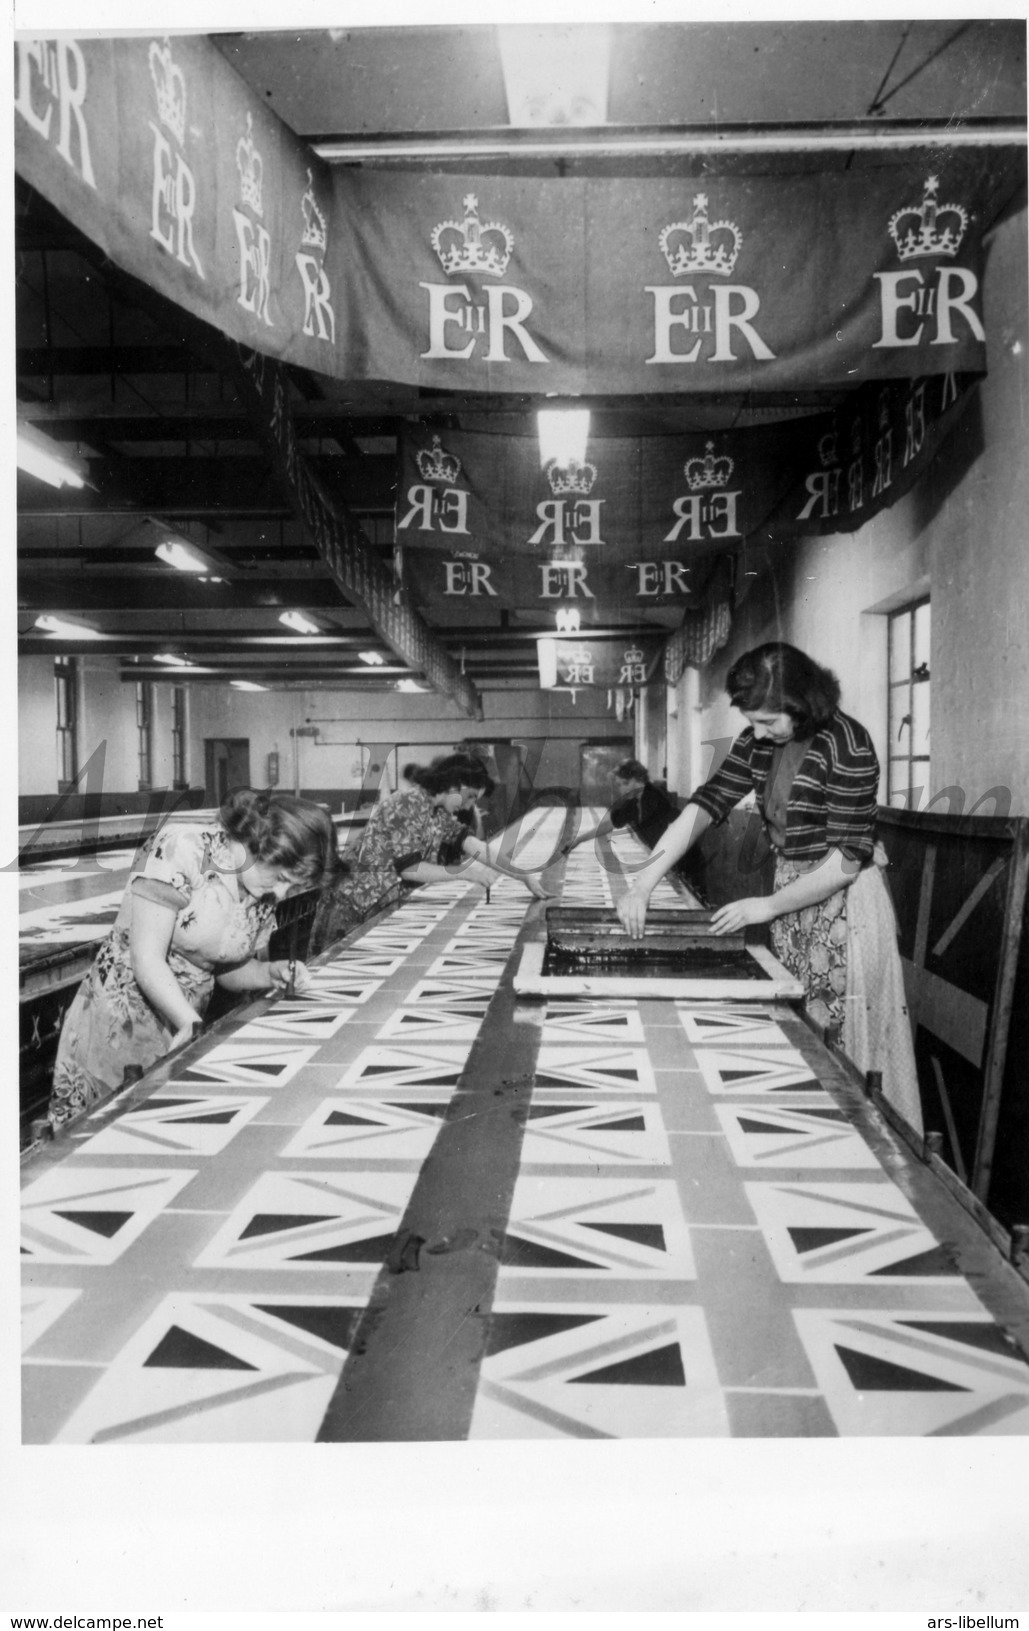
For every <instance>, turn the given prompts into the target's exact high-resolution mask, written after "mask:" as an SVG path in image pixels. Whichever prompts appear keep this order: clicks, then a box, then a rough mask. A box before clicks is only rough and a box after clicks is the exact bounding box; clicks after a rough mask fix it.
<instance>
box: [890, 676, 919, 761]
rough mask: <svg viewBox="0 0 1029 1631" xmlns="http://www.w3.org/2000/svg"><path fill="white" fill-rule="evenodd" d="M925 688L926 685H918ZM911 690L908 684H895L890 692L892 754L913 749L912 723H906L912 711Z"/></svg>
mask: <svg viewBox="0 0 1029 1631" xmlns="http://www.w3.org/2000/svg"><path fill="white" fill-rule="evenodd" d="M916 689H918V690H923V689H924V687H922V686H918V687H916ZM911 691H912V687H911V686H908V685H895V686H894V687H893V689H892V690H891V692H890V754H891V756H892V755H894V754H897V753H903V754H907V753H910V751H911V725H910V721H908V722H907V723H905V721H906V720H907V716H908V714H909V713H910V711H911Z"/></svg>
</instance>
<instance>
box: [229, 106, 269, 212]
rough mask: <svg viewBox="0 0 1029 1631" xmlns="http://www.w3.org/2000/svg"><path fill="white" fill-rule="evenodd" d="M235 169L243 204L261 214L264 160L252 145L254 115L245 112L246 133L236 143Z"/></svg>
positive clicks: (262, 209) (262, 210)
mask: <svg viewBox="0 0 1029 1631" xmlns="http://www.w3.org/2000/svg"><path fill="white" fill-rule="evenodd" d="M236 169H237V170H238V171H239V178H240V182H241V191H242V195H243V202H244V204H249V206H250V208H251V209H252V210H253V212H254V214H255V215H263V214H264V208H263V206H262V204H261V187H262V183H263V177H264V162H263V160H262V158H261V155H260V153H259V152H258V151H257V148H256V146H255V145H254V116H253V114H252V113H248V114H247V133H246V135H245V136H241V137H240V139H239V141H238V142H237V143H236Z"/></svg>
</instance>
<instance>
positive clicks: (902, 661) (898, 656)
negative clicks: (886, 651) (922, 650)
mask: <svg viewBox="0 0 1029 1631" xmlns="http://www.w3.org/2000/svg"><path fill="white" fill-rule="evenodd" d="M910 672H911V613H910V612H898V613H897V615H896V617H891V618H890V679H891V680H906V679H907V677H908V675H909V674H910Z"/></svg>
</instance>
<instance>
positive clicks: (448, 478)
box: [415, 436, 461, 487]
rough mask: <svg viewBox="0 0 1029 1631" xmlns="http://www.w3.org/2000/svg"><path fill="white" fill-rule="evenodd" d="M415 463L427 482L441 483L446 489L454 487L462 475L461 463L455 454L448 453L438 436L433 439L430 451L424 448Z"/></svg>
mask: <svg viewBox="0 0 1029 1631" xmlns="http://www.w3.org/2000/svg"><path fill="white" fill-rule="evenodd" d="M415 463H416V464H417V466H418V468H419V470H420V471H421V473H422V477H423V479H424V480H425V481H439V482H442V484H443V486H444V487H453V485H454V483H455V481H456V480H457V478H458V476H460V474H461V461H460V459H459V458H458V457H457V455H456V454H455V453H448V452H447V451H446V449H445V448H444V447H443V445H442V443H441V442H440V439H439V437H438V436H434V437H433V438H432V447H431V449H429V450H426V449H425V448H422V451H421V452H420V453H419V454H417V455H416V457H415Z"/></svg>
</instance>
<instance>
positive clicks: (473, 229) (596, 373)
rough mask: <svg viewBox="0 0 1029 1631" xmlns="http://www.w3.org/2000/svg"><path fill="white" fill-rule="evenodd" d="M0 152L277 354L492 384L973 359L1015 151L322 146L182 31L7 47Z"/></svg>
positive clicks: (641, 384)
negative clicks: (10, 117)
mask: <svg viewBox="0 0 1029 1631" xmlns="http://www.w3.org/2000/svg"><path fill="white" fill-rule="evenodd" d="M14 89H15V95H14V105H15V114H16V131H17V137H16V163H17V168H18V172H19V174H20V175H21V176H22V177H23V178H24V179H25V180H26V181H28V182H29V183H30V184H31V185H32V186H33V187H35V188H37V189H38V191H39V192H40V193H42V195H43V196H44V197H45V198H46V199H48V200H49V201H50V202H51V203H52V204H53V205H54V206H55V207H56V208H57V209H59V210H60V211H61V212H62V213H63V214H64V215H65V216H66V217H67V218H68V219H69V220H71V221H72V222H73V223H74V224H75V225H76V226H77V227H79V228H80V229H81V231H82V232H84V233H85V234H86V235H87V236H88V237H89V238H91V239H92V240H93V241H94V242H95V243H97V244H99V245H100V246H101V247H102V248H103V249H104V250H105V252H106V253H107V254H108V255H109V256H110V257H111V259H112V260H113V261H114V262H115V264H116V265H118V266H119V267H121V268H122V269H123V270H125V271H127V272H130V273H131V274H132V275H134V276H135V277H138V278H141V279H142V280H143V281H144V282H146V283H147V284H149V285H150V286H152V287H154V288H156V289H158V290H159V291H160V292H161V293H162V294H164V295H166V296H167V297H168V298H169V299H171V300H173V301H176V302H178V303H179V304H180V305H182V306H184V307H186V308H187V309H189V310H190V311H192V312H193V313H194V314H196V315H199V316H201V317H203V318H205V319H206V320H207V321H209V322H211V323H212V324H214V325H215V326H217V327H218V328H220V329H221V330H222V331H223V332H224V333H225V334H227V335H228V336H229V337H230V338H232V339H235V340H237V341H239V342H240V343H241V344H244V345H247V346H250V347H252V348H254V349H255V350H258V351H261V352H262V353H265V354H267V355H269V356H272V357H275V358H278V359H280V360H282V361H284V362H287V363H290V364H295V365H299V366H302V367H305V368H310V369H312V370H317V371H319V372H321V373H324V374H328V375H332V376H334V377H336V378H340V379H348V380H383V379H387V380H393V381H398V382H403V383H407V384H410V385H412V386H421V387H426V388H430V389H446V390H460V391H486V392H491V393H498V392H516V393H520V394H521V393H530V394H534V395H536V396H543V395H545V394H573V393H574V394H578V393H582V392H593V393H598V394H600V393H604V394H614V395H626V394H633V395H639V394H645V395H650V394H660V393H662V392H674V393H677V394H681V393H684V392H690V393H693V392H715V393H724V392H726V391H732V392H741V391H771V390H775V391H782V390H787V389H790V388H792V387H802V388H803V387H810V385H811V383H812V382H813V381H817V382H819V383H820V384H822V385H824V386H829V385H833V384H837V385H840V386H841V387H847V388H849V387H852V386H853V385H855V384H858V383H860V382H862V381H866V380H882V379H891V378H893V379H896V378H904V379H914V378H920V377H925V376H927V375H932V374H936V375H944V374H954V373H956V372H965V373H981V372H983V371H984V370H985V368H986V354H987V331H986V317H985V314H984V312H983V306H982V269H983V253H984V250H983V235H984V233H985V232H986V230H987V228H988V227H989V226H990V224H991V222H992V221H993V219H994V218H995V216H996V215H997V214H998V212H999V211H1000V210H1001V209H1002V208H1003V207H1004V205H1005V204H1006V203H1007V201H1008V200H1009V199H1010V198H1011V197H1013V196H1014V194H1015V193H1016V192H1017V191H1018V189H1019V188H1020V187H1021V186H1023V185H1024V178H1025V155H1024V152H1023V151H1022V150H1021V149H1020V148H1019V147H1017V146H1014V145H1013V146H1012V147H1011V148H1010V149H1009V148H996V147H994V148H991V149H990V150H989V151H988V152H987V151H985V150H976V149H968V148H963V149H957V148H951V149H946V148H944V149H943V150H940V149H928V150H926V151H925V152H917V151H916V152H915V153H912V152H910V151H909V152H907V153H906V154H887V153H883V154H881V155H877V158H876V162H875V163H874V164H871V163H868V164H861V165H856V166H854V167H853V168H849V169H840V168H833V169H827V170H825V171H807V170H805V171H795V172H792V173H783V172H781V171H779V170H776V171H775V172H774V173H767V172H762V173H760V174H756V175H752V174H736V173H726V174H723V175H718V174H713V173H710V172H708V173H705V175H704V176H703V178H702V179H701V178H696V177H678V178H671V179H669V178H660V179H653V178H646V177H632V178H631V179H630V178H622V177H590V178H575V177H538V176H534V177H511V176H484V175H477V176H461V175H444V176H439V175H425V174H417V175H409V174H400V173H396V172H394V171H390V172H384V171H375V170H372V169H368V168H362V169H349V168H339V169H330V168H329V167H328V166H326V165H325V164H324V163H322V162H321V161H320V160H318V159H317V157H316V156H315V155H314V153H313V152H312V151H311V149H310V148H309V147H308V146H307V145H306V144H305V143H304V142H303V141H301V140H300V139H299V138H298V137H297V136H296V135H295V134H294V133H293V132H292V131H291V130H290V129H289V128H288V127H287V126H286V125H284V124H283V123H282V121H281V120H279V119H278V118H277V117H276V116H275V115H274V114H273V113H272V112H271V111H270V110H269V109H268V108H267V107H266V106H264V105H263V104H262V102H261V99H260V98H259V97H257V96H256V95H255V94H254V93H253V92H252V91H251V90H250V88H249V87H248V86H247V85H246V84H245V83H244V82H243V80H241V79H240V78H239V76H238V75H237V74H236V73H235V71H234V70H233V69H232V67H231V66H230V65H229V63H228V62H227V61H226V59H225V57H224V56H223V55H222V54H221V52H220V51H219V50H218V49H217V47H216V46H215V45H214V44H213V43H212V41H211V40H209V39H207V38H205V37H203V36H182V35H176V36H175V37H174V38H167V37H166V38H161V37H160V36H156V37H152V36H148V35H145V34H144V35H139V36H133V37H126V38H121V39H92V38H88V39H87V38H83V39H74V38H71V37H68V36H62V37H61V38H54V39H28V38H22V39H19V40H17V41H16V42H15V86H14Z"/></svg>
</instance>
